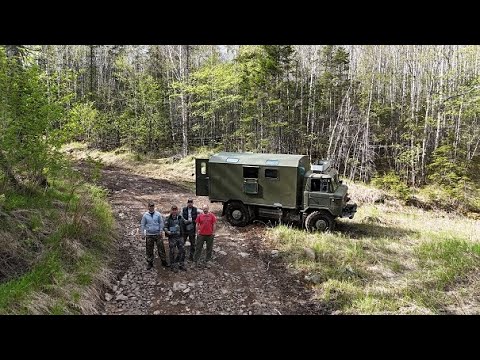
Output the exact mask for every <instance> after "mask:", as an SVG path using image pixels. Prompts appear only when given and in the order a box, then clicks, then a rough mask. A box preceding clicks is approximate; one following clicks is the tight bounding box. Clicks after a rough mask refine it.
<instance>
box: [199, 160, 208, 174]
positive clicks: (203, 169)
mask: <svg viewBox="0 0 480 360" xmlns="http://www.w3.org/2000/svg"><path fill="white" fill-rule="evenodd" d="M200 172H201V174H202V175H206V174H207V163H206V162H202V163H200Z"/></svg>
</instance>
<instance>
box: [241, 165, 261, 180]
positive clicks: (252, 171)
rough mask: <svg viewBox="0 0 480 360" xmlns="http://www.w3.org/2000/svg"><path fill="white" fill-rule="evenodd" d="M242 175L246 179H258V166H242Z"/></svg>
mask: <svg viewBox="0 0 480 360" xmlns="http://www.w3.org/2000/svg"><path fill="white" fill-rule="evenodd" d="M243 177H244V178H248V179H258V167H252V166H244V167H243Z"/></svg>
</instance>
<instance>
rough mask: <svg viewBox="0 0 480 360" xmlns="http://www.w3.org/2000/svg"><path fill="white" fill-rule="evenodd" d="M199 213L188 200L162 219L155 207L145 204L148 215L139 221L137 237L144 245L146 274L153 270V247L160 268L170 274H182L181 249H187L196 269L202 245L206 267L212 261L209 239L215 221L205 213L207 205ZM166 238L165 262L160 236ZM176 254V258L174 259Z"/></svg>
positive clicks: (183, 262)
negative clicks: (171, 272) (170, 270)
mask: <svg viewBox="0 0 480 360" xmlns="http://www.w3.org/2000/svg"><path fill="white" fill-rule="evenodd" d="M202 210H203V212H201V213H200V212H199V211H198V209H197V208H196V207H195V206H193V200H192V199H188V201H187V206H185V207H184V208H183V209H182V213H181V214H179V213H178V207H177V206H176V205H173V206H172V207H171V211H170V214H169V215H168V216H167V217H166V218H165V219H164V218H163V216H162V214H160V212H158V211H156V210H155V203H153V202H149V203H148V211H147V212H145V214H143V217H142V220H141V234H143V237H144V239H145V242H146V253H147V270H149V269H151V268H152V267H153V260H154V257H155V255H154V247H155V244H156V245H157V251H158V256H159V258H160V260H161V263H162V266H164V267H167V268H171V269H172V271H174V272H178V270H183V271H186V270H187V268H186V267H185V246H188V245H190V253H189V260H190V261H192V262H194V264H195V266H196V267H198V266H199V260H200V256H201V254H202V250H203V244H204V243H206V245H207V246H206V248H207V249H206V256H205V262H206V266H209V262H210V261H211V260H212V253H213V238H214V235H215V228H216V222H217V218H216V217H215V215H214V214H213V213H212V212H209V208H208V205H204V206H203V207H202ZM164 232H165V236H167V238H168V247H169V260H170V263H167V255H166V251H165V247H164V245H163V233H164ZM175 250H176V253H177V254H176V255H175Z"/></svg>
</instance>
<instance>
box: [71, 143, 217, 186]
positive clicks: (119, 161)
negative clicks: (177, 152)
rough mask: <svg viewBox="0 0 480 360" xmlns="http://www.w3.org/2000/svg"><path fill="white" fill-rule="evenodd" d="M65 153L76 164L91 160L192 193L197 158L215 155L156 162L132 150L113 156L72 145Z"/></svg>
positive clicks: (206, 152)
mask: <svg viewBox="0 0 480 360" xmlns="http://www.w3.org/2000/svg"><path fill="white" fill-rule="evenodd" d="M62 150H63V151H64V152H66V153H67V154H69V155H70V156H71V157H72V158H73V159H75V160H87V159H89V158H91V159H94V160H96V161H99V162H101V164H103V165H106V166H109V165H110V166H116V167H120V168H123V169H126V170H129V171H131V172H132V173H134V174H137V175H144V176H148V177H151V178H154V179H165V180H168V181H171V182H174V183H176V184H177V185H180V186H183V187H184V188H186V189H188V190H194V189H195V158H208V157H209V156H210V155H211V154H213V153H214V150H208V149H206V148H199V149H197V151H196V153H195V155H189V156H187V157H185V158H181V157H180V156H174V157H168V158H153V157H149V156H145V155H140V154H136V153H133V152H131V151H130V150H128V149H117V150H114V151H109V152H103V151H99V150H94V149H93V150H92V149H88V148H87V146H86V145H84V144H80V143H71V144H68V145H66V146H64V147H63V149H62Z"/></svg>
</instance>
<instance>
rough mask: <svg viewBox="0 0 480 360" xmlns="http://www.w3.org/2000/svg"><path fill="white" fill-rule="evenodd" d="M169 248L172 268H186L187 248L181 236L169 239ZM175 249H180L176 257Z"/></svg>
mask: <svg viewBox="0 0 480 360" xmlns="http://www.w3.org/2000/svg"><path fill="white" fill-rule="evenodd" d="M168 247H169V248H170V249H169V250H170V266H176V265H180V266H184V262H185V246H184V242H183V238H182V237H181V236H175V237H172V236H171V237H169V238H168ZM175 248H177V249H178V251H177V256H176V257H175Z"/></svg>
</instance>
